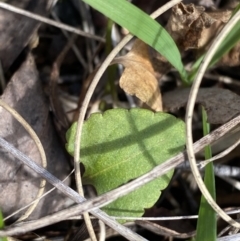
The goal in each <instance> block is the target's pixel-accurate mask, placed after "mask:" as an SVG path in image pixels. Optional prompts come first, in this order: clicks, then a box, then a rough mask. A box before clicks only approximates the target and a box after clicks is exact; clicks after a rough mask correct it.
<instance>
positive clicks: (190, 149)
mask: <svg viewBox="0 0 240 241" xmlns="http://www.w3.org/2000/svg"><path fill="white" fill-rule="evenodd" d="M239 20H240V11H238V12H237V13H236V14H235V15H234V16H233V17H232V18H231V19H230V20H229V22H228V23H227V24H226V25H225V27H224V28H223V29H222V31H221V32H220V34H219V35H218V36H217V37H216V39H215V40H214V41H213V43H212V45H211V47H210V49H209V51H208V52H207V54H206V56H205V57H204V59H203V61H202V64H201V66H200V68H199V70H198V73H197V76H196V79H195V81H194V82H193V85H192V88H191V91H190V94H189V102H188V104H187V112H186V124H187V125H186V132H187V133H186V138H187V142H186V146H187V154H188V158H189V162H190V167H191V169H192V173H193V175H194V177H195V180H196V182H197V185H198V187H199V189H200V190H201V192H202V194H203V195H204V197H205V198H206V200H207V202H208V203H209V204H210V205H211V207H212V208H213V209H214V210H215V211H216V212H217V213H218V215H219V216H220V217H221V218H223V219H224V220H225V221H226V222H228V223H229V224H231V225H232V226H234V227H236V228H240V224H239V223H238V222H236V221H235V220H233V219H232V218H231V217H230V216H229V215H227V214H226V213H225V212H224V211H223V210H222V209H221V208H220V207H219V206H218V205H217V204H216V202H215V201H214V200H213V198H212V196H211V195H210V193H209V192H208V190H207V188H206V186H205V184H204V182H203V180H202V178H201V175H200V173H199V170H198V168H197V164H196V159H195V155H194V150H193V138H192V116H193V109H194V105H195V101H196V97H197V93H198V89H199V86H200V83H201V80H202V77H203V75H204V73H205V71H206V69H207V68H208V65H209V63H210V61H211V59H212V57H213V55H214V54H215V52H216V51H217V49H218V47H219V46H220V44H221V42H222V41H223V39H224V38H225V36H226V35H227V34H228V33H229V32H230V31H231V29H232V28H233V27H234V25H235V24H237V22H238V21H239Z"/></svg>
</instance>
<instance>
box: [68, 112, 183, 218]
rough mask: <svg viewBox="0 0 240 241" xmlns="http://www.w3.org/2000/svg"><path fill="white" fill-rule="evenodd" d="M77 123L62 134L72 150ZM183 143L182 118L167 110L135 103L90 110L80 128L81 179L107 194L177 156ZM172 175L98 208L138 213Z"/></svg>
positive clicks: (114, 213)
mask: <svg viewBox="0 0 240 241" xmlns="http://www.w3.org/2000/svg"><path fill="white" fill-rule="evenodd" d="M76 125H77V124H76V123H74V124H73V125H72V126H71V128H70V129H69V130H68V132H67V135H66V136H67V144H66V149H67V151H68V152H69V153H70V154H71V155H73V153H74V140H75V135H76ZM184 145H185V125H184V122H183V121H181V120H179V119H177V118H175V117H174V116H172V115H170V114H166V113H162V112H158V113H154V112H152V111H150V110H146V109H138V108H134V109H131V110H126V109H113V110H108V111H106V112H105V113H103V114H100V113H95V114H92V115H91V116H90V118H89V119H88V120H87V121H86V122H85V123H84V125H83V132H82V140H81V162H82V163H83V164H84V167H85V173H84V175H83V183H84V184H91V185H93V186H94V187H95V188H96V190H97V193H98V194H99V195H100V194H103V193H106V192H108V191H110V190H112V189H114V188H117V187H119V186H120V185H123V184H125V183H127V182H129V181H130V180H132V179H135V178H137V177H139V176H141V175H143V174H145V173H147V172H148V171H150V170H151V169H153V168H154V167H155V166H157V165H159V164H161V163H163V162H164V161H166V160H167V159H169V158H171V157H173V156H175V155H176V154H178V153H179V152H180V151H182V150H183V149H184ZM172 174H173V170H171V171H169V172H168V173H167V174H165V175H163V176H162V177H160V178H157V179H155V180H154V181H152V182H150V183H148V184H146V185H144V186H143V187H141V188H139V189H137V190H135V191H134V192H132V193H130V194H128V195H126V196H124V197H122V198H119V199H117V200H116V201H114V202H112V203H110V204H109V205H107V206H105V207H103V208H102V209H103V210H104V211H106V212H107V213H108V214H109V215H112V216H119V217H124V216H125V217H126V216H127V217H139V216H142V215H143V213H144V209H145V208H150V207H151V206H153V205H154V203H155V202H156V201H157V200H158V198H159V196H160V193H161V190H163V189H164V188H166V186H167V185H168V183H169V182H170V179H171V177H172ZM121 222H124V220H121Z"/></svg>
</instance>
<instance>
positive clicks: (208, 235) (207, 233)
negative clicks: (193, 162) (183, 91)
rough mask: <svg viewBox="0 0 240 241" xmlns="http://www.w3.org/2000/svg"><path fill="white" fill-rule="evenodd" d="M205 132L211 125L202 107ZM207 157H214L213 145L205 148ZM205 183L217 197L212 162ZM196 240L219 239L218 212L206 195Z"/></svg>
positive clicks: (201, 206)
mask: <svg viewBox="0 0 240 241" xmlns="http://www.w3.org/2000/svg"><path fill="white" fill-rule="evenodd" d="M202 119H203V134H204V135H207V134H208V133H209V132H210V126H209V124H208V123H207V114H206V111H205V110H204V108H203V107H202ZM204 154H205V159H209V158H211V157H212V152H211V147H210V146H206V147H205V149H204ZM204 183H205V185H206V187H207V189H208V191H209V192H210V194H211V195H212V197H213V198H214V199H216V191H215V177H214V169H213V163H212V162H210V163H209V164H208V165H207V166H206V168H205V175H204ZM198 215H199V217H198V222H197V234H196V241H203V240H204V241H207V240H209V241H214V240H216V239H217V221H216V213H215V211H214V210H213V209H212V207H211V206H210V205H209V204H208V202H207V201H206V199H205V197H204V196H202V197H201V205H200V209H199V213H198Z"/></svg>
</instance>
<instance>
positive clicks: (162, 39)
mask: <svg viewBox="0 0 240 241" xmlns="http://www.w3.org/2000/svg"><path fill="white" fill-rule="evenodd" d="M83 1H84V2H86V3H87V4H89V5H90V6H92V7H93V8H95V9H97V10H98V11H99V12H101V13H102V14H104V15H105V16H107V17H109V18H110V19H112V20H113V21H114V22H116V23H117V24H119V25H120V26H122V27H125V28H126V29H128V30H129V32H130V33H132V34H133V35H135V36H137V37H138V38H139V39H141V40H142V41H144V42H145V43H147V44H148V45H150V46H151V47H153V48H154V49H155V50H157V51H158V52H159V53H160V54H162V55H163V56H164V57H165V58H166V59H167V60H168V61H169V62H170V63H171V64H172V65H173V66H174V67H175V68H176V69H177V70H178V72H179V73H180V75H181V78H182V79H183V80H184V81H185V82H187V72H186V70H185V69H184V66H183V63H182V60H181V55H180V52H179V50H178V48H177V46H176V44H175V42H174V41H173V39H172V37H171V36H170V35H169V34H168V32H167V31H166V30H165V29H164V28H163V27H162V26H161V25H160V24H159V23H157V22H156V21H155V20H153V19H152V18H151V17H150V16H148V15H147V14H146V13H144V12H143V11H141V10H140V9H139V8H137V7H135V6H134V5H133V4H131V3H129V2H128V1H126V0H114V1H113V0H101V1H99V0H83Z"/></svg>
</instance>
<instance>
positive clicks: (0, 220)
mask: <svg viewBox="0 0 240 241" xmlns="http://www.w3.org/2000/svg"><path fill="white" fill-rule="evenodd" d="M3 228H4V221H3V215H2V212H1V210H0V230H1V229H3ZM0 241H7V238H5V237H0Z"/></svg>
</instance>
